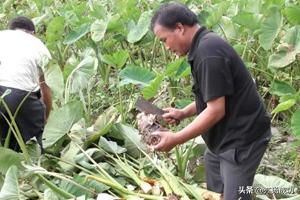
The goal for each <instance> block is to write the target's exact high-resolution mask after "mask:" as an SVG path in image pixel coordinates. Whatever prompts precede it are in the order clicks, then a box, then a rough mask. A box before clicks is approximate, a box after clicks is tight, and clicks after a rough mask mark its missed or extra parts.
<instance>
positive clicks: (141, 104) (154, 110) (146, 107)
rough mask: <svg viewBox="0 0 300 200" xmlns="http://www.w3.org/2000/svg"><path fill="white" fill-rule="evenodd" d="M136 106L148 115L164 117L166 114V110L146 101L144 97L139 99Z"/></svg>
mask: <svg viewBox="0 0 300 200" xmlns="http://www.w3.org/2000/svg"><path fill="white" fill-rule="evenodd" d="M135 106H136V108H137V109H138V110H139V111H141V112H144V113H146V114H154V115H158V116H162V115H163V114H164V113H165V111H164V110H162V109H160V108H158V107H157V106H155V105H154V104H152V103H151V102H149V101H147V100H145V99H144V98H143V97H142V96H140V97H139V98H138V100H137V101H136V103H135Z"/></svg>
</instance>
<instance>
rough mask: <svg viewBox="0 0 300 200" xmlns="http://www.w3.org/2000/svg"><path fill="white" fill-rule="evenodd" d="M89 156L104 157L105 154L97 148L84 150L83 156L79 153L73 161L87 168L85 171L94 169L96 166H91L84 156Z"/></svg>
mask: <svg viewBox="0 0 300 200" xmlns="http://www.w3.org/2000/svg"><path fill="white" fill-rule="evenodd" d="M86 154H87V155H89V156H90V157H95V156H96V157H102V156H104V154H105V152H104V151H103V150H101V149H99V148H89V149H87V150H85V154H84V153H80V154H77V155H76V156H75V157H74V161H75V162H76V163H78V164H80V165H81V166H83V167H85V168H87V169H90V170H92V169H95V168H96V166H95V165H94V164H91V163H90V162H89V158H88V157H87V156H86Z"/></svg>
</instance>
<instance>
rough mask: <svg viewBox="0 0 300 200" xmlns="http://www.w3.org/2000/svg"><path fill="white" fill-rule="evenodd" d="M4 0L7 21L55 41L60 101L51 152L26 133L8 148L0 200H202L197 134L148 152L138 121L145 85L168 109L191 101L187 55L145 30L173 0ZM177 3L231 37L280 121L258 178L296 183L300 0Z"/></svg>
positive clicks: (1, 166)
mask: <svg viewBox="0 0 300 200" xmlns="http://www.w3.org/2000/svg"><path fill="white" fill-rule="evenodd" d="M3 1H4V3H2V4H1V6H0V22H1V23H0V29H5V28H6V27H5V25H6V24H7V21H8V20H9V19H11V18H12V17H14V16H16V15H26V16H28V17H31V18H33V20H34V22H35V24H36V26H37V30H38V33H37V34H38V37H40V38H42V40H43V41H45V43H46V45H47V46H48V48H49V49H50V51H51V54H52V56H53V61H52V62H51V63H50V65H49V66H48V69H47V73H46V81H47V83H48V84H49V85H50V87H51V88H52V91H53V96H54V109H53V111H52V113H51V114H50V118H49V119H48V123H47V125H46V127H45V132H44V138H45V139H44V141H43V142H44V147H45V148H46V154H45V155H42V156H41V155H40V152H39V148H38V147H37V144H36V142H35V141H30V142H29V143H28V144H26V145H25V144H24V143H23V142H22V140H21V137H20V133H19V132H18V131H12V133H11V134H15V135H16V136H17V138H18V139H19V140H20V141H19V144H21V145H20V146H21V149H22V151H23V153H22V154H18V153H15V152H12V151H11V150H9V149H6V148H4V147H1V154H0V160H1V162H0V185H2V188H1V191H0V199H3V200H4V199H53V200H56V199H73V198H75V197H78V199H96V198H97V196H98V199H102V198H104V195H108V194H109V195H110V196H115V197H121V198H124V199H138V198H144V199H162V198H163V196H164V197H166V196H170V195H175V194H176V195H179V196H180V197H181V198H182V199H202V198H203V194H204V193H205V192H206V190H204V189H201V186H202V183H203V182H204V177H203V165H202V164H201V159H199V157H200V156H201V155H202V154H203V144H199V142H197V141H191V142H190V143H188V144H185V145H183V146H182V147H178V148H176V150H175V151H173V152H172V153H171V154H169V155H165V154H159V155H157V154H156V153H147V152H146V149H145V147H144V145H143V144H142V143H141V141H140V135H139V134H138V131H137V130H136V129H135V126H136V114H137V113H136V110H135V108H134V103H135V101H136V99H137V97H138V95H139V94H142V95H143V96H144V97H145V98H146V99H152V98H154V99H157V105H158V106H160V107H164V106H168V104H169V103H171V104H172V105H174V106H177V107H183V106H184V105H187V104H188V103H189V102H191V101H192V100H193V95H192V93H191V86H190V85H191V84H190V83H191V79H190V68H189V65H188V63H187V61H186V59H185V58H178V59H177V58H175V56H174V55H172V54H171V53H170V52H168V51H166V50H165V49H164V47H163V45H161V44H160V43H159V41H158V40H157V39H155V38H154V36H153V33H151V31H150V30H149V23H150V19H151V16H152V12H153V10H154V9H155V8H157V7H158V6H159V5H160V4H161V3H162V2H165V1H163V0H158V1H151V0H97V1H96V0H89V1H85V0H68V1H65V0H18V1H13V0H3ZM181 2H183V3H185V4H187V5H188V6H189V7H190V8H191V9H192V10H193V11H195V12H196V13H197V14H198V16H199V19H200V20H201V22H202V25H205V26H207V27H208V28H210V29H213V30H214V31H215V32H217V33H218V34H220V35H221V36H222V37H224V38H225V39H227V40H228V41H229V42H230V43H231V44H232V45H233V46H234V48H235V49H236V50H237V52H238V53H239V54H240V55H241V56H242V58H243V60H244V61H245V62H246V64H247V67H248V68H249V70H250V71H251V73H252V76H253V78H254V79H255V80H256V83H257V86H258V90H259V91H260V93H261V95H262V97H263V99H264V101H265V104H266V106H267V109H268V111H269V112H270V113H271V114H272V123H273V126H274V127H276V131H274V136H273V139H272V142H271V144H270V150H269V151H268V152H267V155H266V156H265V159H264V160H263V162H262V165H261V168H260V169H259V171H260V172H261V173H263V174H265V175H276V176H277V177H265V176H263V177H262V175H260V176H257V177H256V184H257V185H259V186H260V187H265V188H270V187H279V186H280V187H298V188H299V189H300V173H299V172H300V164H299V163H300V156H299V144H300V143H299V141H300V107H299V105H300V90H299V89H300V57H299V56H300V3H299V1H298V0H228V1H221V0H182V1H181ZM1 99H2V97H1V98H0V100H1ZM1 103H2V101H1ZM10 117H11V118H12V119H13V118H14V116H10ZM186 123H188V122H187V121H184V122H183V124H182V125H180V126H183V125H184V124H186ZM11 126H12V127H16V124H15V123H14V122H13V123H12V124H11ZM170 128H172V129H178V128H180V127H170ZM16 130H17V129H16ZM274 130H275V128H274ZM3 160H5V161H7V162H3ZM279 177H281V178H283V179H284V180H286V181H284V180H283V179H280V178H279ZM298 192H299V191H298ZM257 198H258V199H290V200H292V199H299V198H300V197H299V195H297V194H293V195H291V194H289V195H282V194H280V195H277V194H276V195H275V194H274V195H269V196H266V195H261V196H258V197H257Z"/></svg>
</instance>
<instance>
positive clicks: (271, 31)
mask: <svg viewBox="0 0 300 200" xmlns="http://www.w3.org/2000/svg"><path fill="white" fill-rule="evenodd" d="M282 22H283V18H282V15H281V12H280V9H279V8H278V7H275V6H273V7H271V8H270V9H269V10H268V13H267V15H266V17H265V19H264V20H263V22H262V24H261V28H260V31H261V33H260V35H259V43H260V45H261V46H262V47H263V48H264V49H265V50H268V49H270V48H271V47H272V45H273V41H274V40H275V38H276V37H277V35H278V33H279V31H280V29H281V26H282Z"/></svg>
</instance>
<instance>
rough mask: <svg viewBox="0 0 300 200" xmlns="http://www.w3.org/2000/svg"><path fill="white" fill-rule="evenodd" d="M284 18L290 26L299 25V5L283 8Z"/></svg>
mask: <svg viewBox="0 0 300 200" xmlns="http://www.w3.org/2000/svg"><path fill="white" fill-rule="evenodd" d="M284 13H285V16H286V18H287V19H288V21H289V22H290V23H291V24H294V25H300V5H293V6H289V7H287V8H285V10H284Z"/></svg>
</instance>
